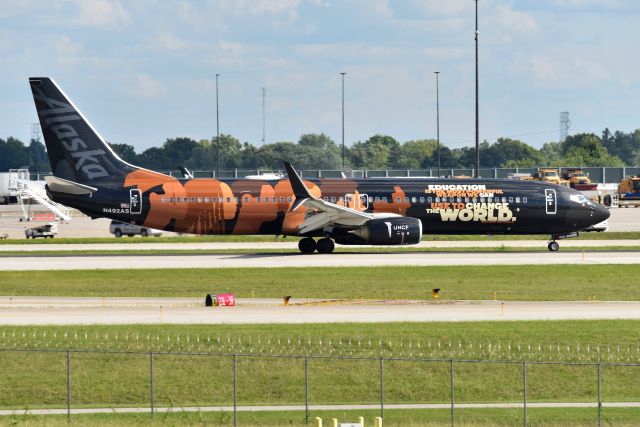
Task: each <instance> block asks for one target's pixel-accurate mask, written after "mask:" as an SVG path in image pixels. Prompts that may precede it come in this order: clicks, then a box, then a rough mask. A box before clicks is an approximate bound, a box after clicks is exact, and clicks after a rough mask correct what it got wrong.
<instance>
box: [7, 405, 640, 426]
mask: <svg viewBox="0 0 640 427" xmlns="http://www.w3.org/2000/svg"><path fill="white" fill-rule="evenodd" d="M384 415H385V422H384V425H385V427H440V426H450V425H451V421H450V411H449V410H448V409H446V410H445V409H438V410H389V409H387V410H385V413H384ZM359 416H362V417H364V421H365V426H373V423H374V419H375V417H376V416H379V412H378V411H371V410H362V411H312V412H311V413H310V419H311V422H310V423H309V424H306V423H305V419H304V413H303V412H249V413H245V412H242V413H239V414H238V424H239V425H241V426H243V427H254V426H285V425H286V426H295V427H302V426H308V425H314V424H313V419H314V417H320V418H322V420H323V422H324V423H323V425H324V426H331V424H330V422H331V419H332V418H337V419H338V420H339V422H350V421H351V422H354V421H357V420H358V417H359ZM72 417H73V418H72V420H73V422H74V423H77V424H79V425H82V426H103V425H104V426H151V425H154V426H156V425H160V426H165V425H167V426H193V425H209V426H230V425H233V416H232V414H231V413H228V412H226V413H215V412H214V413H211V412H201V413H179V414H164V413H157V414H155V416H154V418H153V421H151V419H150V416H149V414H135V415H125V414H100V415H73V416H72ZM454 417H455V420H456V423H455V425H457V426H466V427H478V426H513V425H521V424H522V423H523V411H522V409H508V410H507V409H502V410H500V409H458V410H455V412H454ZM527 421H528V424H529V425H536V426H539V425H544V426H549V427H556V426H557V427H560V426H569V427H578V426H587V425H596V424H597V411H596V410H595V409H594V408H589V409H533V408H529V409H528V411H527ZM639 422H640V417H639V415H638V411H637V409H635V408H628V409H623V408H603V409H602V423H603V425H615V426H620V427H631V426H637V425H638V423H639ZM67 425H68V421H67V417H66V415H56V416H46V417H43V416H12V417H4V418H0V426H23V427H41V426H67Z"/></svg>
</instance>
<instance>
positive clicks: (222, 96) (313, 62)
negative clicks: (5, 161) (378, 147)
mask: <svg viewBox="0 0 640 427" xmlns="http://www.w3.org/2000/svg"><path fill="white" fill-rule="evenodd" d="M474 8H475V2H474V1H473V0H203V1H174V0H135V1H124V0H59V1H50V0H0V55H1V57H2V62H1V66H0V94H1V96H0V138H6V137H8V136H14V137H17V138H19V139H21V140H23V141H28V140H29V138H30V136H31V124H32V123H35V122H37V114H36V112H35V108H34V106H33V99H32V97H31V92H30V89H29V86H28V77H29V76H49V77H52V78H53V79H55V80H56V82H57V83H58V84H59V85H60V86H61V87H62V88H63V90H64V91H65V92H66V93H67V95H69V96H70V97H71V99H72V100H73V101H74V103H75V104H76V106H78V108H80V110H81V111H82V112H83V113H84V115H85V116H86V117H87V118H88V119H89V120H90V121H91V122H92V124H93V125H94V127H96V128H97V129H98V131H99V132H100V133H101V134H102V135H103V136H104V137H105V138H106V139H107V140H108V141H110V142H116V143H127V144H131V145H133V146H134V147H135V148H136V150H137V151H138V152H141V151H142V150H144V149H146V148H149V147H152V146H159V145H161V144H162V143H163V142H164V141H165V140H166V139H167V138H172V137H182V136H186V137H191V138H194V139H196V140H199V139H202V138H211V137H212V136H214V135H215V133H216V104H215V93H216V91H215V88H216V85H215V75H216V74H220V77H219V106H220V110H219V115H220V132H221V133H223V134H231V135H234V136H235V137H237V138H238V139H240V141H242V142H245V141H246V142H250V143H252V144H254V145H260V144H261V143H262V88H263V87H264V88H266V98H265V105H266V111H265V114H266V142H267V143H271V142H277V141H293V142H295V141H297V140H298V138H299V137H300V135H302V134H304V133H320V132H323V133H325V134H327V135H329V136H330V137H331V138H332V139H334V140H335V141H336V142H338V143H340V142H341V93H342V92H341V75H340V73H341V72H344V73H346V75H345V78H344V87H345V92H344V96H345V142H346V144H347V145H351V144H352V143H354V142H356V141H364V140H366V139H367V138H369V137H370V136H372V135H374V134H378V133H379V134H386V135H391V136H393V137H394V138H396V139H397V140H399V141H400V142H404V141H407V140H412V139H422V138H435V136H436V80H435V74H434V72H435V71H439V72H440V74H439V105H440V138H441V141H442V143H443V144H445V145H447V146H449V147H451V148H458V147H462V146H467V145H472V144H473V143H474V138H475V101H474V99H475V74H474V58H475V56H474V55H475V53H474V25H475V23H474V13H475V12H474V11H475V9H474ZM639 23H640V2H638V1H636V0H518V1H510V0H479V31H480V32H479V70H480V77H479V80H480V89H479V91H480V139H481V140H484V139H486V140H488V141H495V139H496V138H497V137H513V138H517V139H520V140H523V141H525V142H527V143H529V144H531V145H533V146H535V147H540V146H542V144H544V143H545V142H549V141H557V140H558V138H559V114H560V112H561V111H568V112H569V117H570V120H571V127H570V131H569V133H570V134H573V133H579V132H594V133H596V134H600V133H601V131H602V130H603V129H604V128H605V127H608V128H609V129H611V130H621V131H624V132H631V131H633V130H635V129H637V128H640V55H638V47H637V43H638V40H640V25H639Z"/></svg>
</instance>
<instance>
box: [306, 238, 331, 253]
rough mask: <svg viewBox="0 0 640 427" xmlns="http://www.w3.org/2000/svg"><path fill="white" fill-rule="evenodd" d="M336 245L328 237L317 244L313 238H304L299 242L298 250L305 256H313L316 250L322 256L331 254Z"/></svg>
mask: <svg viewBox="0 0 640 427" xmlns="http://www.w3.org/2000/svg"><path fill="white" fill-rule="evenodd" d="M335 247H336V245H335V244H334V243H333V240H331V239H330V238H328V237H325V238H323V239H320V240H318V241H317V242H316V241H315V240H313V239H312V238H311V237H304V238H302V239H300V241H299V242H298V249H299V250H300V252H302V253H303V254H312V253H314V252H315V251H316V250H317V251H318V253H320V254H330V253H331V252H333V250H334V249H335Z"/></svg>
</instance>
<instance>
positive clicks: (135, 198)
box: [129, 188, 142, 214]
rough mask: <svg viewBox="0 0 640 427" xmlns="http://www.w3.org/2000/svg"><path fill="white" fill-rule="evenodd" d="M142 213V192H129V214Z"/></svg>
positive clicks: (135, 190) (134, 190)
mask: <svg viewBox="0 0 640 427" xmlns="http://www.w3.org/2000/svg"><path fill="white" fill-rule="evenodd" d="M141 212H142V192H141V191H140V190H138V189H137V188H135V189H132V190H129V213H132V214H139V213H141Z"/></svg>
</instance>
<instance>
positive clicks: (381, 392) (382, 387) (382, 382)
mask: <svg viewBox="0 0 640 427" xmlns="http://www.w3.org/2000/svg"><path fill="white" fill-rule="evenodd" d="M380 418H382V420H383V421H384V356H380Z"/></svg>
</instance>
